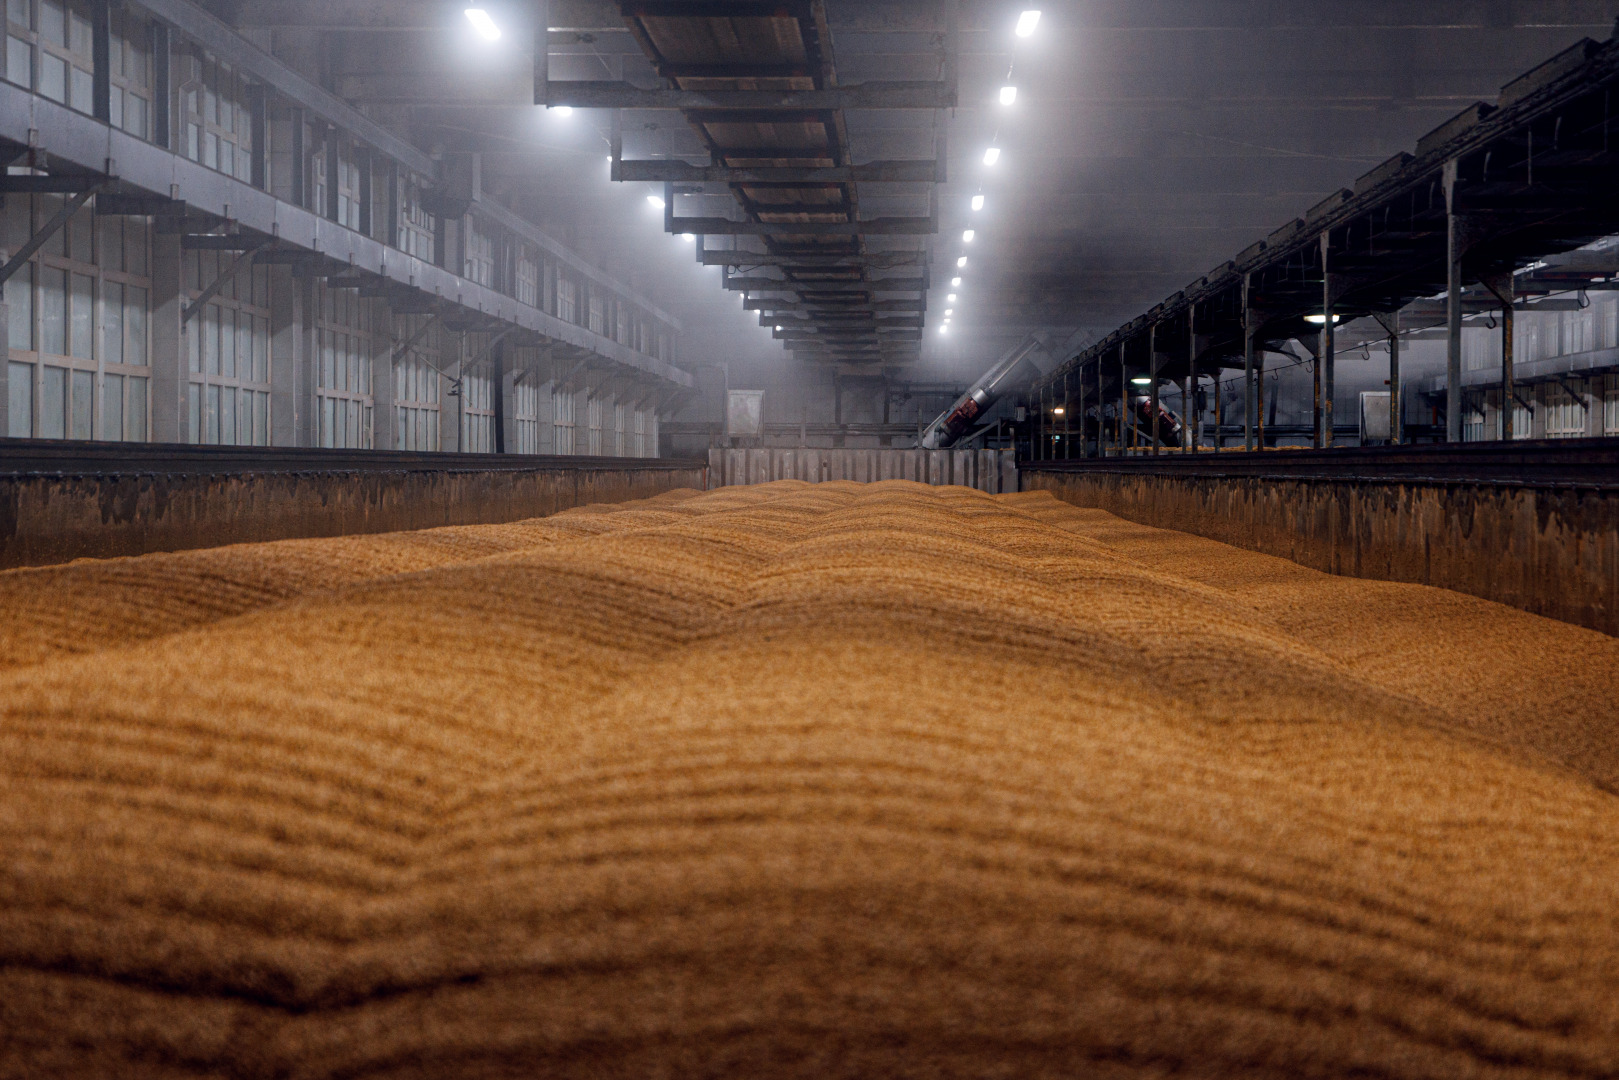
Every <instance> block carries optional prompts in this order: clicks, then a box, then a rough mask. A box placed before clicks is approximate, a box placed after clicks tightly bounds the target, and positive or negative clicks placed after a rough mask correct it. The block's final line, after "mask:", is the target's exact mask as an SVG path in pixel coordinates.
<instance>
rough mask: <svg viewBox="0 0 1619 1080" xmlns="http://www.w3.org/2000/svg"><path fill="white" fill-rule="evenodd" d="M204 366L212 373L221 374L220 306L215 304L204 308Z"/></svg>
mask: <svg viewBox="0 0 1619 1080" xmlns="http://www.w3.org/2000/svg"><path fill="white" fill-rule="evenodd" d="M202 366H203V369H204V370H205V371H207V372H208V374H210V375H218V374H219V308H217V307H215V306H214V305H213V304H209V305H208V306H207V307H205V308H203V309H202Z"/></svg>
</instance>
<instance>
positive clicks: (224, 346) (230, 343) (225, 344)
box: [219, 308, 236, 379]
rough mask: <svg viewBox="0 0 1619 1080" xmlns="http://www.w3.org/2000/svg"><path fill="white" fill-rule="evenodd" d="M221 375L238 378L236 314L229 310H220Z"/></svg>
mask: <svg viewBox="0 0 1619 1080" xmlns="http://www.w3.org/2000/svg"><path fill="white" fill-rule="evenodd" d="M219 373H220V374H221V375H223V376H225V378H227V379H234V378H235V377H236V312H234V311H232V310H230V309H229V308H220V309H219Z"/></svg>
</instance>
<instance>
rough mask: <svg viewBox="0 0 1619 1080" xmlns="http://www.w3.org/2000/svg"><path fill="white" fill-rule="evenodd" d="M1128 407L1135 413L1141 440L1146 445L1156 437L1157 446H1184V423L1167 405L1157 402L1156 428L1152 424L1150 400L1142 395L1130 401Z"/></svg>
mask: <svg viewBox="0 0 1619 1080" xmlns="http://www.w3.org/2000/svg"><path fill="white" fill-rule="evenodd" d="M1130 406H1131V409H1132V410H1133V411H1134V413H1135V420H1136V423H1137V424H1139V425H1140V427H1141V435H1142V438H1143V440H1145V441H1146V442H1147V444H1148V445H1151V440H1152V438H1153V436H1154V435H1156V436H1157V437H1158V445H1159V446H1182V445H1184V444H1185V442H1186V423H1185V422H1184V421H1183V420H1182V419H1181V417H1180V414H1179V413H1177V412H1175V411H1174V410H1173V409H1171V408H1170V407H1169V406H1168V405H1165V404H1164V403H1163V402H1162V401H1159V402H1158V423H1157V425H1156V427H1155V426H1154V424H1153V416H1152V398H1150V397H1148V396H1147V395H1145V394H1142V395H1141V396H1139V397H1137V398H1136V399H1135V400H1134V401H1132V402H1131V403H1130Z"/></svg>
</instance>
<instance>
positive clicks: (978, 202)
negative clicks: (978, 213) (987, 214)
mask: <svg viewBox="0 0 1619 1080" xmlns="http://www.w3.org/2000/svg"><path fill="white" fill-rule="evenodd" d="M983 208H984V197H983V196H982V195H974V196H973V209H974V210H982V209H983Z"/></svg>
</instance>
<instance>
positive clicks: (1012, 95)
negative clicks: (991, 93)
mask: <svg viewBox="0 0 1619 1080" xmlns="http://www.w3.org/2000/svg"><path fill="white" fill-rule="evenodd" d="M1015 101H1017V87H1015V86H1003V87H1001V104H1002V105H1011V104H1012V103H1013V102H1015Z"/></svg>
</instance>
